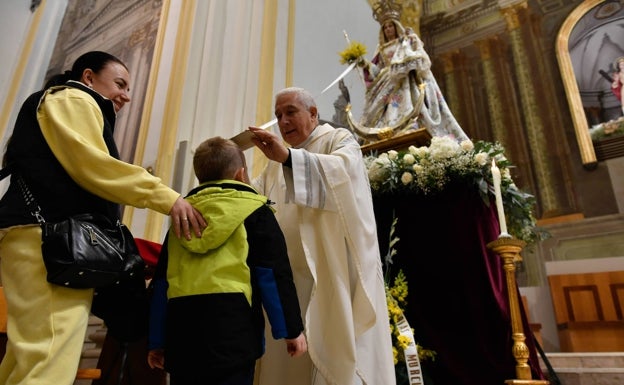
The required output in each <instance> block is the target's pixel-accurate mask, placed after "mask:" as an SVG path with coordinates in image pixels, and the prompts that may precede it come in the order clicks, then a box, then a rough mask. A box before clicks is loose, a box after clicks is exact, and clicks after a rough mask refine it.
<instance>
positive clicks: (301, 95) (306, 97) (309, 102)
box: [275, 87, 316, 111]
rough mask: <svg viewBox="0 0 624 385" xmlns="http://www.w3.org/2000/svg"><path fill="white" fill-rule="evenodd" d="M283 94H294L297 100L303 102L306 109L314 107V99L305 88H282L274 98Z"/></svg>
mask: <svg viewBox="0 0 624 385" xmlns="http://www.w3.org/2000/svg"><path fill="white" fill-rule="evenodd" d="M285 94H295V95H296V97H297V100H298V101H299V102H300V103H301V104H303V105H304V107H305V108H306V110H308V111H309V110H310V108H311V107H316V101H315V100H314V96H312V94H311V93H310V92H309V91H308V90H306V89H305V88H301V87H288V88H284V89H283V90H281V91H279V92H278V93H277V94H276V95H275V99H277V98H278V97H280V96H282V95H285Z"/></svg>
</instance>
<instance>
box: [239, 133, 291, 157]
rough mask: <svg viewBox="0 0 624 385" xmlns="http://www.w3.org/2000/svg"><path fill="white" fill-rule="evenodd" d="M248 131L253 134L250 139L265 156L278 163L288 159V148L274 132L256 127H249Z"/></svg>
mask: <svg viewBox="0 0 624 385" xmlns="http://www.w3.org/2000/svg"><path fill="white" fill-rule="evenodd" d="M249 131H251V132H252V133H253V134H254V136H253V137H252V138H251V141H252V142H253V144H254V145H255V146H256V147H258V148H259V149H260V151H262V152H263V153H264V155H266V157H267V158H269V159H271V160H274V161H276V162H279V163H284V162H286V160H288V148H286V146H285V145H284V143H283V142H282V140H281V139H280V138H279V137H278V136H277V135H276V134H274V133H272V132H269V131H267V130H263V129H262V128H258V127H249Z"/></svg>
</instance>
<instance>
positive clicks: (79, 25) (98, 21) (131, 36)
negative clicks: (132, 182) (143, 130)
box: [46, 0, 163, 163]
mask: <svg viewBox="0 0 624 385" xmlns="http://www.w3.org/2000/svg"><path fill="white" fill-rule="evenodd" d="M162 5H163V1H162V0H69V2H68V5H67V10H66V13H65V17H64V19H63V21H62V24H61V28H60V31H59V34H58V38H57V41H56V45H55V47H54V51H53V53H52V59H51V60H50V65H49V67H48V71H47V73H46V79H47V78H49V77H50V76H52V75H55V74H57V73H62V72H64V71H66V70H69V69H71V66H72V64H73V62H74V61H75V60H76V59H77V58H78V57H79V56H80V55H82V54H83V53H85V52H88V51H106V52H108V53H111V54H113V55H115V56H117V57H118V58H119V59H121V60H122V61H123V62H124V63H125V64H126V65H127V66H128V69H129V71H130V79H131V84H130V97H131V102H130V103H129V104H128V106H127V107H126V108H124V109H122V110H121V111H120V113H119V115H118V116H117V123H116V125H115V141H116V142H117V146H118V147H119V153H120V156H121V159H122V160H124V161H126V162H130V163H133V159H134V154H135V149H136V146H137V138H138V135H139V127H140V123H141V116H142V112H143V104H144V101H145V94H146V91H147V85H148V81H149V75H150V69H151V65H152V60H153V56H154V48H155V42H156V35H157V32H158V27H159V22H160V17H161V11H162Z"/></svg>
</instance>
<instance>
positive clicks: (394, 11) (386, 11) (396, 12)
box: [373, 0, 401, 24]
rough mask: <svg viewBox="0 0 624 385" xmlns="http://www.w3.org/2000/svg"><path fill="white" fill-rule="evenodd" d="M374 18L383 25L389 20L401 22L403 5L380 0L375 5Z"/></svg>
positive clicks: (388, 0)
mask: <svg viewBox="0 0 624 385" xmlns="http://www.w3.org/2000/svg"><path fill="white" fill-rule="evenodd" d="M373 18H374V19H375V20H377V21H378V22H379V24H383V23H385V22H386V21H388V20H400V18H401V4H399V3H397V2H395V1H392V0H385V1H384V0H380V1H378V2H377V3H375V4H374V5H373Z"/></svg>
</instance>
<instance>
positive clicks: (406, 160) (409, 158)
mask: <svg viewBox="0 0 624 385" xmlns="http://www.w3.org/2000/svg"><path fill="white" fill-rule="evenodd" d="M414 162H416V158H414V155H412V154H405V155H404V156H403V163H405V164H408V165H410V164H414Z"/></svg>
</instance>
